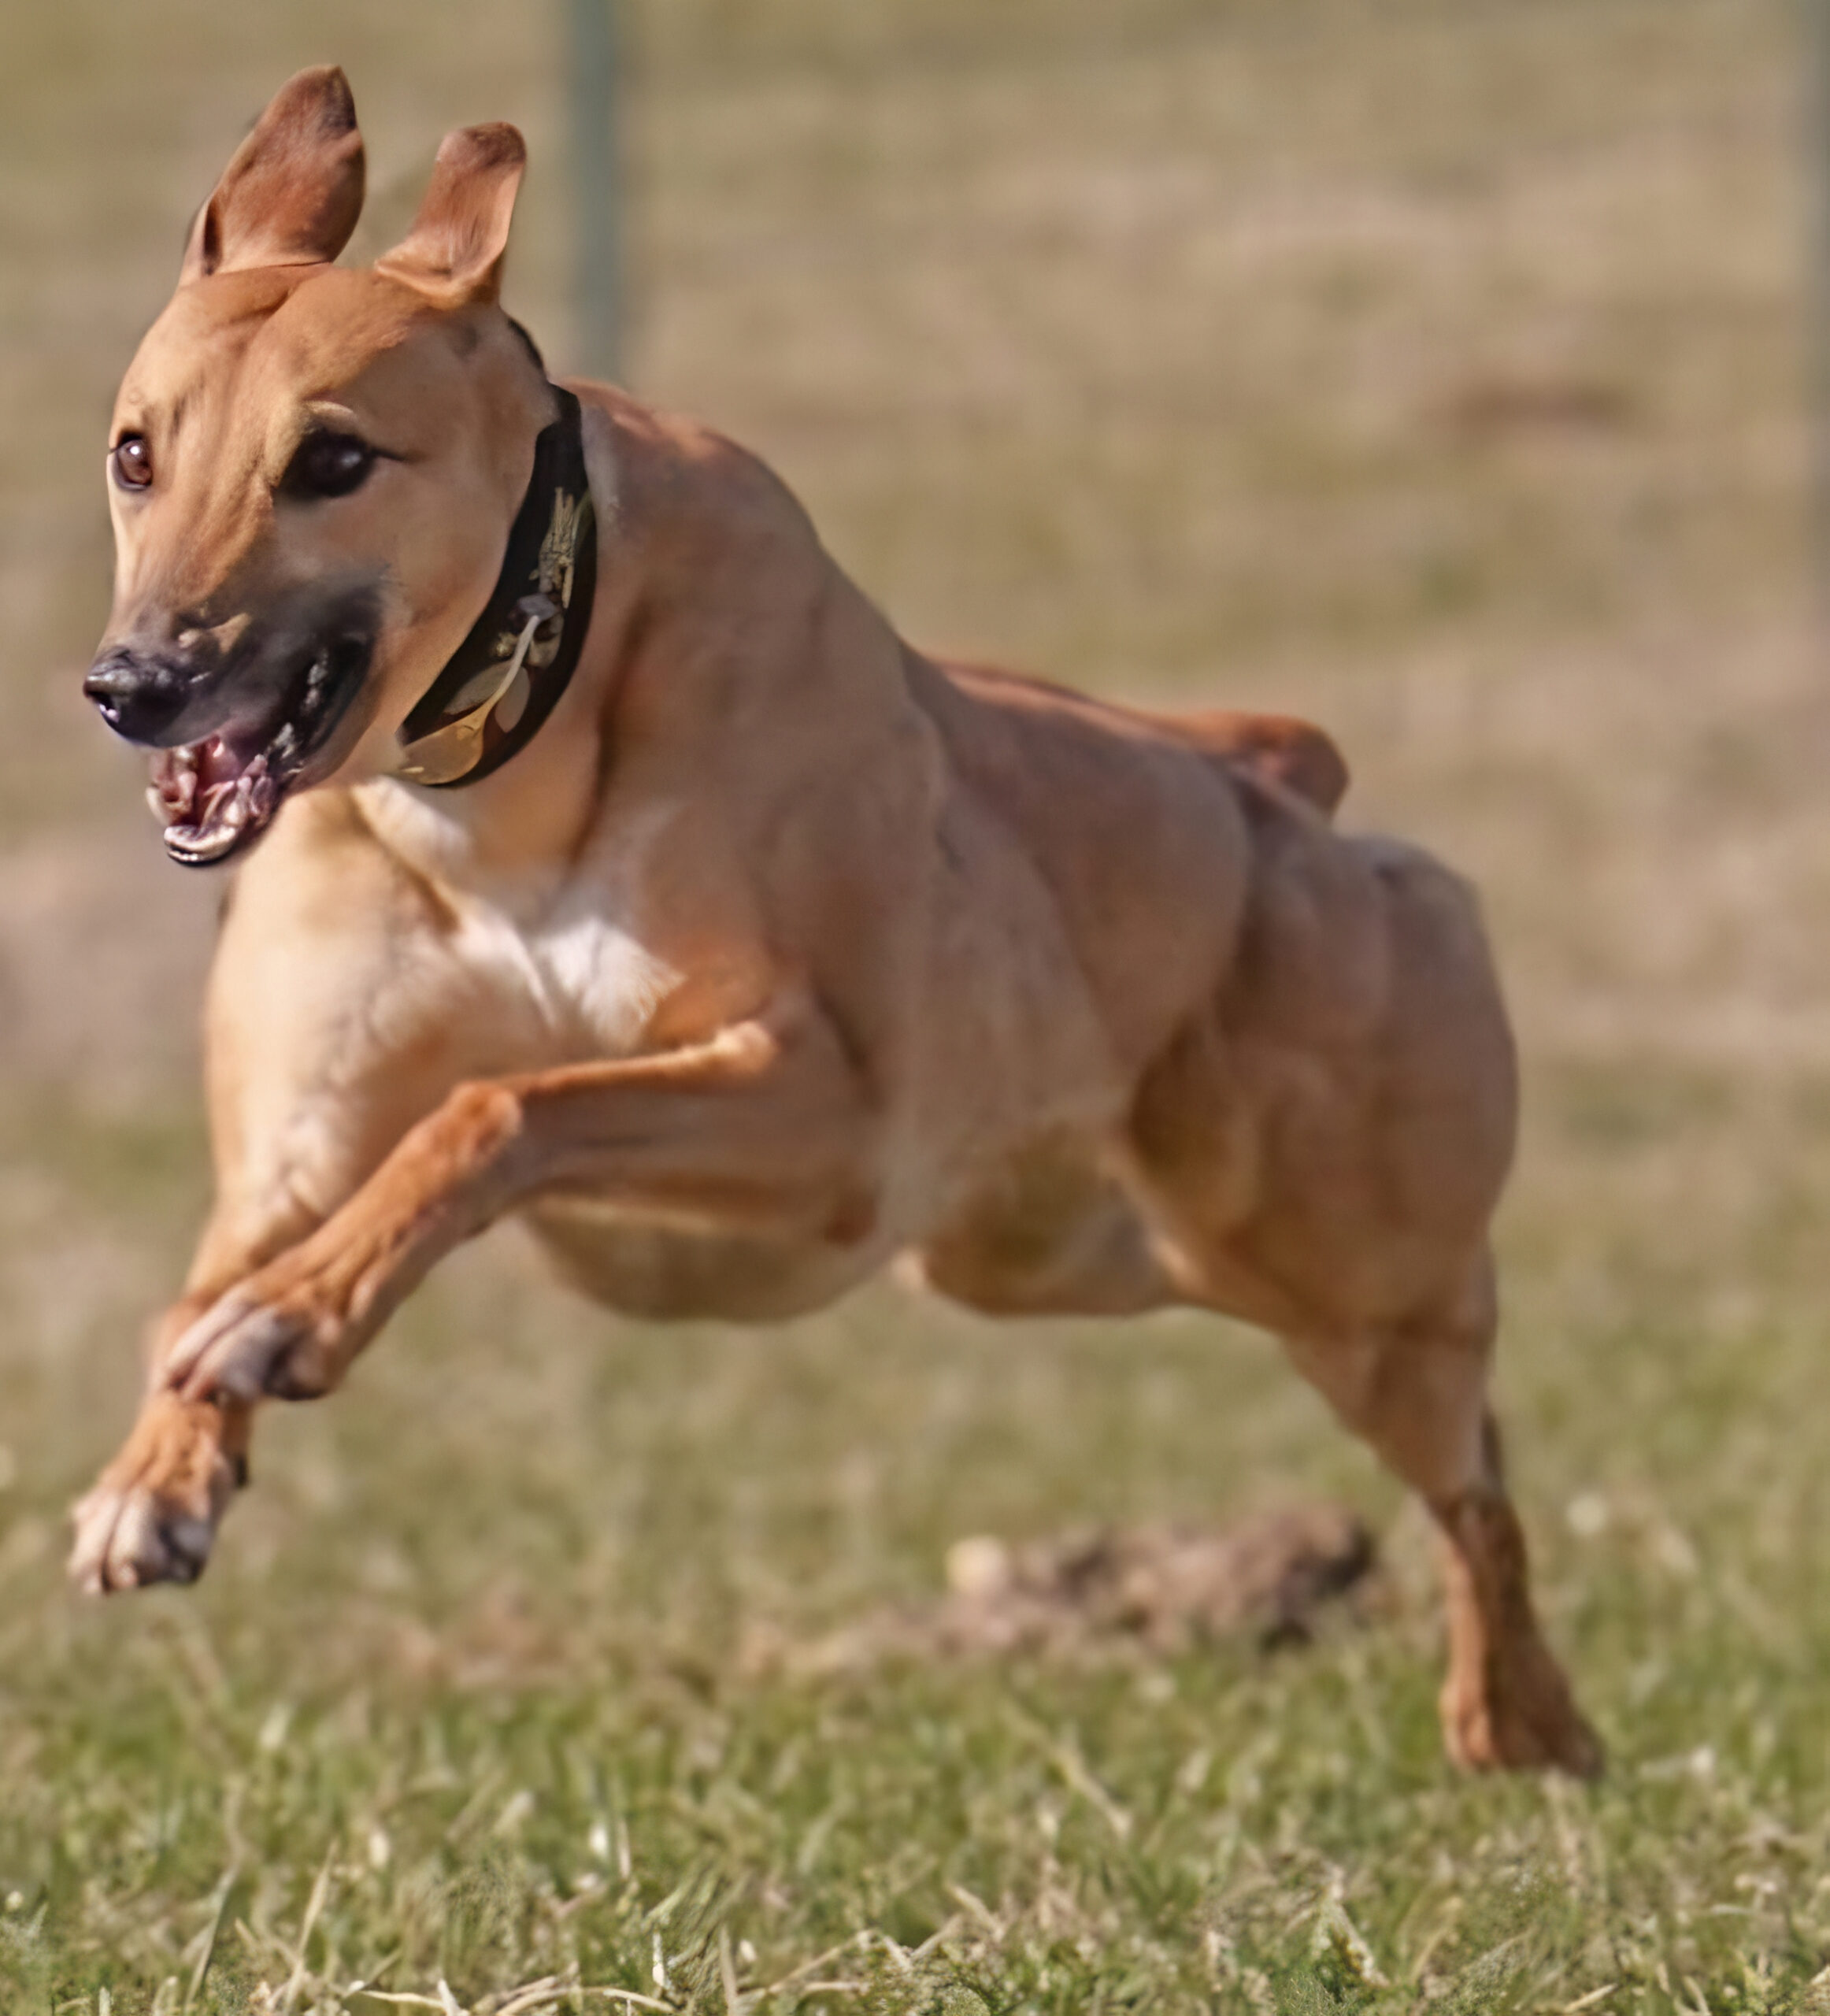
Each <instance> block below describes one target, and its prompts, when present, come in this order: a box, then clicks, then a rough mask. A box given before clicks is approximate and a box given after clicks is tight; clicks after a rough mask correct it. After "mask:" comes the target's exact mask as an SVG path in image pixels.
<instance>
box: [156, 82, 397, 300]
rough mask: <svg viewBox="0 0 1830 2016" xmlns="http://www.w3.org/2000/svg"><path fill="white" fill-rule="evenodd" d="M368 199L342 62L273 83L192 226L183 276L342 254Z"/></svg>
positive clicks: (298, 262) (302, 262)
mask: <svg viewBox="0 0 1830 2016" xmlns="http://www.w3.org/2000/svg"><path fill="white" fill-rule="evenodd" d="M361 209H362V135H361V134H360V133H358V132H357V130H356V102H355V100H354V98H351V97H350V87H349V83H348V82H347V80H346V79H345V77H344V76H343V72H342V71H341V70H338V69H331V68H328V67H327V68H324V69H317V70H301V71H300V72H299V73H298V76H296V77H295V78H293V79H292V80H291V82H290V83H286V84H283V85H282V86H281V87H280V90H279V91H277V92H276V93H275V95H274V97H273V100H272V103H271V104H270V105H269V106H268V107H267V109H266V110H265V112H263V113H261V117H259V119H258V120H256V122H255V124H254V132H251V133H250V135H248V137H247V138H246V139H245V140H244V141H243V143H242V144H241V145H240V146H239V147H238V148H236V150H235V158H234V159H233V160H232V161H231V162H230V163H229V165H228V167H227V168H225V169H224V170H223V172H222V180H221V181H220V182H219V183H217V185H216V187H215V190H214V191H213V193H212V194H211V196H210V198H209V202H207V203H206V204H205V205H204V206H203V208H202V209H201V210H199V211H198V213H197V221H196V222H195V223H194V224H192V225H191V241H190V243H189V244H188V245H187V246H186V247H185V248H184V267H183V272H181V273H180V276H179V278H180V281H181V282H182V281H184V280H202V279H203V278H204V277H205V276H206V275H207V274H209V273H220V272H235V271H237V270H239V269H241V268H243V267H246V266H311V265H317V264H319V263H320V261H328V260H332V259H334V258H335V257H336V256H337V254H339V252H341V251H342V250H343V247H344V246H346V244H348V243H349V242H350V232H353V231H354V229H355V228H356V219H357V217H358V216H359V215H360V214H361Z"/></svg>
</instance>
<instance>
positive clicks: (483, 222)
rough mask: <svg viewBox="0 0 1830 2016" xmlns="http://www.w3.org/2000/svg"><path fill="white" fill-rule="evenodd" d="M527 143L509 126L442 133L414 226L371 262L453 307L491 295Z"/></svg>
mask: <svg viewBox="0 0 1830 2016" xmlns="http://www.w3.org/2000/svg"><path fill="white" fill-rule="evenodd" d="M527 165H528V150H527V148H526V146H524V144H523V143H522V140H521V136H520V134H519V133H517V132H516V131H515V129H514V128H513V127H512V126H504V125H493V126H465V127H461V128H459V129H458V130H457V132H455V133H447V134H446V135H445V138H444V141H443V144H442V145H441V146H440V147H439V158H438V160H437V161H435V163H434V164H433V166H432V184H431V187H428V190H427V191H426V195H425V200H424V202H422V203H421V204H420V209H419V214H418V216H417V217H415V218H414V219H413V229H412V230H411V231H409V232H408V233H407V235H406V237H405V238H403V239H402V240H401V242H400V243H399V244H398V245H397V246H395V248H394V250H392V251H391V252H387V253H384V254H383V255H382V257H381V258H379V259H377V260H376V262H375V270H376V272H380V273H387V274H389V275H391V276H392V277H393V278H394V279H395V280H404V281H405V282H406V284H407V285H408V286H409V287H415V288H417V289H418V290H419V291H420V293H422V294H430V295H434V296H435V297H436V298H438V299H439V301H441V302H445V303H447V304H448V305H450V306H452V307H457V306H461V305H462V304H463V303H465V302H473V301H482V302H493V301H494V300H495V298H496V297H497V296H498V295H499V294H500V293H501V291H502V254H503V253H504V251H505V250H506V249H507V246H508V242H509V221H510V220H511V219H512V218H513V216H514V213H515V193H516V191H517V190H518V189H519V188H520V186H521V171H522V169H524V168H525V167H526V166H527Z"/></svg>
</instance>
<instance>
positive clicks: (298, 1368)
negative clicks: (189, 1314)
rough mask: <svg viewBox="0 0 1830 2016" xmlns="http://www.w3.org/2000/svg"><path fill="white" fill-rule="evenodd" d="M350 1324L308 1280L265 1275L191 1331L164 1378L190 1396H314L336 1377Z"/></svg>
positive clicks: (249, 1399)
mask: <svg viewBox="0 0 1830 2016" xmlns="http://www.w3.org/2000/svg"><path fill="white" fill-rule="evenodd" d="M343 1329H344V1325H343V1322H342V1321H341V1320H340V1318H339V1317H338V1316H336V1315H335V1314H333V1313H331V1312H329V1311H327V1310H324V1308H323V1306H322V1305H321V1303H320V1299H319V1298H318V1297H317V1296H315V1295H313V1293H312V1292H311V1284H310V1283H309V1281H307V1282H305V1283H301V1284H281V1283H278V1282H274V1283H272V1284H269V1283H268V1282H267V1281H266V1280H265V1276H264V1275H261V1274H257V1275H256V1276H255V1277H254V1279H253V1280H250V1281H246V1282H244V1283H243V1284H242V1286H241V1287H239V1288H232V1289H231V1290H230V1292H228V1294H227V1295H224V1296H223V1297H222V1299H220V1301H219V1302H217V1303H215V1304H214V1305H213V1306H212V1307H210V1308H209V1309H208V1310H206V1311H205V1312H204V1313H203V1314H202V1316H200V1317H198V1318H197V1320H196V1321H194V1323H192V1324H191V1325H190V1327H189V1328H188V1329H186V1330H185V1331H184V1332H183V1333H182V1335H181V1336H180V1337H179V1338H178V1340H177V1341H176V1343H174V1344H173V1345H172V1347H171V1349H170V1351H169V1352H168V1354H167V1355H166V1358H165V1368H164V1371H163V1373H162V1374H161V1378H162V1380H163V1383H164V1384H165V1386H166V1387H167V1388H169V1390H170V1391H171V1392H174V1393H176V1394H178V1395H180V1396H181V1397H182V1398H183V1399H187V1400H213V1399H227V1400H234V1401H239V1402H241V1403H244V1404H251V1403H253V1402H254V1401H256V1400H261V1399H273V1400H310V1399H317V1397H318V1396H319V1395H321V1394H324V1393H328V1392H329V1391H330V1389H331V1388H332V1386H334V1385H335V1384H336V1382H337V1377H338V1373H339V1369H340V1368H339V1364H338V1353H337V1349H336V1345H337V1343H338V1341H339V1340H340V1338H341V1336H342V1335H343Z"/></svg>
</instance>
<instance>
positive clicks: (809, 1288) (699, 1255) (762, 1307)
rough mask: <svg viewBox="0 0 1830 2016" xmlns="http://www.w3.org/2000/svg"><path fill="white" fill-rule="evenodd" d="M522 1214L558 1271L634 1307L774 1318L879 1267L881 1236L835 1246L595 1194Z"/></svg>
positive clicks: (631, 1312)
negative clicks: (696, 1221) (672, 1221)
mask: <svg viewBox="0 0 1830 2016" xmlns="http://www.w3.org/2000/svg"><path fill="white" fill-rule="evenodd" d="M520 1216H521V1221H522V1222H523V1223H524V1225H526V1226H527V1227H528V1229H529V1230H530V1231H531V1232H532V1233H533V1235H534V1237H535V1240H536V1241H537V1242H538V1243H539V1245H540V1246H541V1247H542V1248H543V1250H544V1251H545V1252H546V1254H547V1256H548V1258H550V1260H551V1261H552V1262H553V1263H554V1266H556V1267H557V1268H558V1271H559V1273H560V1274H561V1277H563V1278H564V1279H565V1280H566V1281H568V1282H569V1283H570V1284H571V1285H572V1287H574V1288H577V1289H578V1290H579V1291H580V1292H581V1293H583V1294H585V1295H589V1296H590V1297H591V1299H592V1300H593V1301H594V1302H601V1303H607V1304H608V1305H609V1306H610V1307H611V1308H613V1309H617V1310H621V1311H622V1312H623V1314H625V1315H628V1316H640V1317H651V1318H654V1319H656V1320H661V1319H665V1318H669V1317H713V1318H717V1319H721V1320H722V1321H728V1322H733V1323H768V1322H776V1321H782V1320H783V1319H784V1318H786V1317H791V1316H801V1315H805V1314H806V1313H807V1312H808V1311H809V1310H815V1309H822V1308H824V1306H826V1304H827V1303H830V1302H832V1301H835V1299H837V1298H838V1297H839V1296H840V1295H843V1294H844V1293H845V1292H846V1290H847V1289H848V1288H855V1287H856V1286H857V1285H858V1283H859V1282H861V1281H862V1280H865V1278H866V1277H868V1276H869V1275H870V1274H872V1273H875V1272H876V1269H877V1268H878V1267H879V1266H880V1265H881V1264H882V1262H883V1260H884V1258H885V1254H884V1251H883V1250H882V1249H881V1248H880V1247H878V1245H877V1244H876V1243H875V1242H872V1241H865V1242H863V1243H860V1244H854V1245H847V1246H844V1247H836V1246H833V1245H831V1244H828V1243H823V1242H815V1241H812V1240H783V1239H778V1238H770V1237H767V1236H764V1235H762V1234H759V1233H744V1232H728V1231H723V1230H721V1231H717V1232H712V1231H709V1230H708V1231H702V1230H699V1229H696V1228H687V1227H684V1226H680V1227H676V1226H672V1225H657V1224H655V1223H654V1221H652V1220H644V1219H637V1218H635V1217H631V1216H630V1215H628V1214H627V1213H626V1212H619V1211H617V1210H616V1209H615V1208H614V1206H610V1205H608V1204H604V1203H598V1202H597V1201H596V1200H595V1199H589V1198H583V1199H580V1198H564V1199H546V1200H543V1201H542V1202H540V1203H536V1204H532V1205H530V1206H528V1208H527V1209H526V1210H524V1211H523V1212H522V1213H521V1214H520Z"/></svg>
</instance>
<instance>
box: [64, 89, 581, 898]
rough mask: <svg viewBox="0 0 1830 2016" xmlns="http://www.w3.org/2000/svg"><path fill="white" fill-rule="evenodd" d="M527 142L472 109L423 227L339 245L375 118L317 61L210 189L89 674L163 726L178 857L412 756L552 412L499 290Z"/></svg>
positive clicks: (120, 706)
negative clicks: (364, 114)
mask: <svg viewBox="0 0 1830 2016" xmlns="http://www.w3.org/2000/svg"><path fill="white" fill-rule="evenodd" d="M524 159H525V154H524V149H523V146H522V144H521V139H520V135H519V134H518V133H517V132H515V130H514V128H513V127H510V126H476V127H470V128H466V129H465V130H464V131H462V132H456V133H453V134H451V135H449V136H448V137H447V138H446V141H445V143H444V144H443V146H441V147H440V149H439V157H438V162H437V165H436V166H435V169H434V170H433V174H432V183H431V187H430V188H429V189H428V192H427V195H426V198H425V200H424V203H423V204H422V205H421V206H420V211H419V214H418V216H417V218H416V220H415V221H414V224H413V228H412V230H411V231H410V232H409V234H408V235H407V236H406V239H404V240H403V241H402V243H400V244H399V245H398V246H396V247H395V250H393V251H391V252H390V253H388V254H387V255H386V256H385V257H384V258H381V259H380V260H378V261H376V264H375V265H373V266H372V267H371V268H368V269H353V268H346V267H339V266H337V265H334V264H333V263H332V261H335V258H336V257H337V255H338V254H339V252H341V251H342V250H343V246H344V245H345V244H346V243H347V241H348V239H349V237H350V232H352V231H353V230H354V228H355V224H356V219H357V213H358V211H359V210H360V209H361V203H362V173H363V164H362V141H361V135H360V134H359V133H358V132H357V128H356V117H355V108H354V105H353V104H352V102H351V100H350V90H349V87H348V85H347V84H346V83H345V81H344V80H343V73H342V72H340V71H338V70H334V69H320V70H307V71H305V72H302V73H301V74H300V75H299V76H296V77H295V78H294V79H293V80H292V81H291V83H288V84H287V86H286V87H285V88H284V89H283V91H280V94H279V95H278V96H277V97H276V98H275V99H274V100H273V102H272V104H271V105H269V106H268V108H267V109H266V111H265V113H263V114H262V115H261V119H260V121H259V123H258V124H257V125H256V126H255V128H254V131H253V132H251V133H250V135H248V137H247V139H246V140H245V141H244V142H243V144H242V146H241V147H240V148H239V150H238V151H237V153H236V154H235V158H234V159H233V160H232V161H230V163H229V165H228V169H226V170H225V171H224V174H223V177H222V180H220V182H219V183H217V187H216V190H215V191H214V193H213V195H211V197H210V198H209V202H207V203H206V204H205V206H203V209H202V210H201V211H200V212H199V213H198V217H197V220H196V222H195V224H194V225H193V227H192V229H191V236H190V240H189V243H188V246H187V249H186V251H185V254H184V261H183V269H182V271H181V272H180V276H179V282H178V287H177V290H176V293H174V295H172V300H171V302H170V304H169V306H168V307H167V308H166V309H165V312H164V313H163V314H161V316H160V317H159V319H158V321H157V322H156V323H154V325H153V328H152V329H151V330H150V332H149V333H148V334H147V336H146V340H145V341H144V343H142V345H141V346H140V349H139V354H138V355H137V356H136V357H135V358H134V361H133V362H132V365H131V366H130V367H129V369H128V373H127V376H126V377H125V379H124V380H123V382H122V384H121V388H120V397H119V398H118V399H117V402H116V405H115V410H114V420H113V428H112V431H111V433H110V435H109V450H108V485H109V505H110V508H111V510H112V513H113V520H114V534H115V542H116V554H117V561H116V572H115V588H114V606H113V613H112V614H111V615H110V617H109V624H108V628H107V632H106V635H105V636H103V638H102V643H101V647H100V648H99V650H98V652H97V654H96V658H95V661H94V665H92V666H91V669H90V672H89V675H88V677H87V680H86V681H85V682H84V691H86V692H87V694H88V695H89V697H90V698H91V699H92V700H94V702H95V704H96V706H98V708H99V709H100V710H101V712H102V716H103V718H104V719H105V720H106V721H107V722H108V724H109V726H110V727H111V728H113V729H115V730H116V731H117V733H119V734H120V735H123V736H125V737H127V739H128V740H129V741H132V742H135V743H139V744H140V745H141V746H143V747H146V748H150V749H152V750H157V751H158V752H159V754H157V756H156V757H155V758H154V765H153V790H152V794H151V795H152V798H153V800H154V806H155V810H158V811H159V812H160V813H161V817H163V818H164V820H165V824H166V836H165V838H166V845H167V847H168V849H169V851H170V852H171V854H172V856H173V858H175V859H177V860H180V861H183V862H187V863H191V864H195V863H198V862H213V861H220V860H225V859H227V858H228V857H229V856H230V855H231V854H234V853H235V852H236V851H238V850H239V848H240V847H243V846H244V845H246V843H248V842H249V841H250V840H251V839H253V838H254V836H256V835H257V833H258V832H261V829H262V828H264V827H265V825H267V823H268V822H269V820H271V818H272V816H273V813H274V812H275V810H276V809H277V807H278V806H279V803H280V800H281V799H282V798H283V797H284V796H285V795H286V794H287V792H288V791H295V790H298V789H302V788H305V787H309V786H310V785H313V784H321V783H323V782H324V781H325V780H328V779H329V778H331V777H333V776H335V777H339V778H342V779H350V780H354V779H355V778H357V777H359V776H365V775H372V774H374V773H376V772H378V771H380V770H382V769H387V768H388V767H391V763H392V761H393V758H394V754H395V735H396V731H397V730H398V728H399V726H400V724H401V722H402V721H403V720H404V719H405V717H406V715H407V713H409V710H411V709H412V707H413V703H414V702H415V701H416V700H417V699H419V697H420V695H421V694H422V692H424V690H425V689H426V687H428V685H429V684H431V682H432V680H433V679H434V678H435V676H436V675H437V673H438V672H439V669H440V667H441V666H442V665H443V664H444V662H445V661H446V659H447V658H449V657H450V655H451V654H452V652H453V651H454V650H455V649H456V647H457V645H458V644H459V643H461V640H462V639H463V638H464V636H465V632H466V631H467V630H468V629H469V626H470V624H472V621H474V620H475V619H476V617H477V615H478V613H480V610H482V608H483V605H484V603H485V602H486V601H487V598H488V596H489V593H490V591H491V587H492V586H493V585H494V583H495V576H496V572H497V569H498V566H499V565H500V564H501V561H502V551H503V546H504V542H505V539H506V536H507V532H508V528H509V525H510V524H511V523H512V522H513V519H514V517H515V513H516V510H517V506H518V505H519V503H520V498H521V495H522V492H523V491H524V487H525V486H526V484H527V483H528V475H529V470H530V468H531V465H532V456H533V451H534V442H535V436H536V435H537V434H538V433H539V430H540V429H541V428H542V427H543V426H544V425H545V424H546V422H547V421H549V420H550V417H551V395H550V392H549V391H548V389H547V387H546V378H545V375H544V373H543V372H542V371H541V370H540V369H539V366H538V365H537V364H536V362H535V360H534V358H533V357H532V354H531V353H530V350H529V348H528V346H527V344H526V343H525V341H524V339H522V338H521V337H520V335H519V333H518V332H517V330H516V329H515V327H514V325H513V324H512V323H511V322H509V320H508V318H507V317H506V316H505V315H504V314H503V313H502V310H501V309H500V308H499V307H498V306H497V295H498V288H499V284H500V277H501V268H502V252H503V248H504V246H505V244H506V240H507V237H508V231H509V217H510V214H511V213H512V211H513V206H514V199H515V192H516V190H517V186H518V184H519V183H520V176H521V169H522V166H523V163H524Z"/></svg>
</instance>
